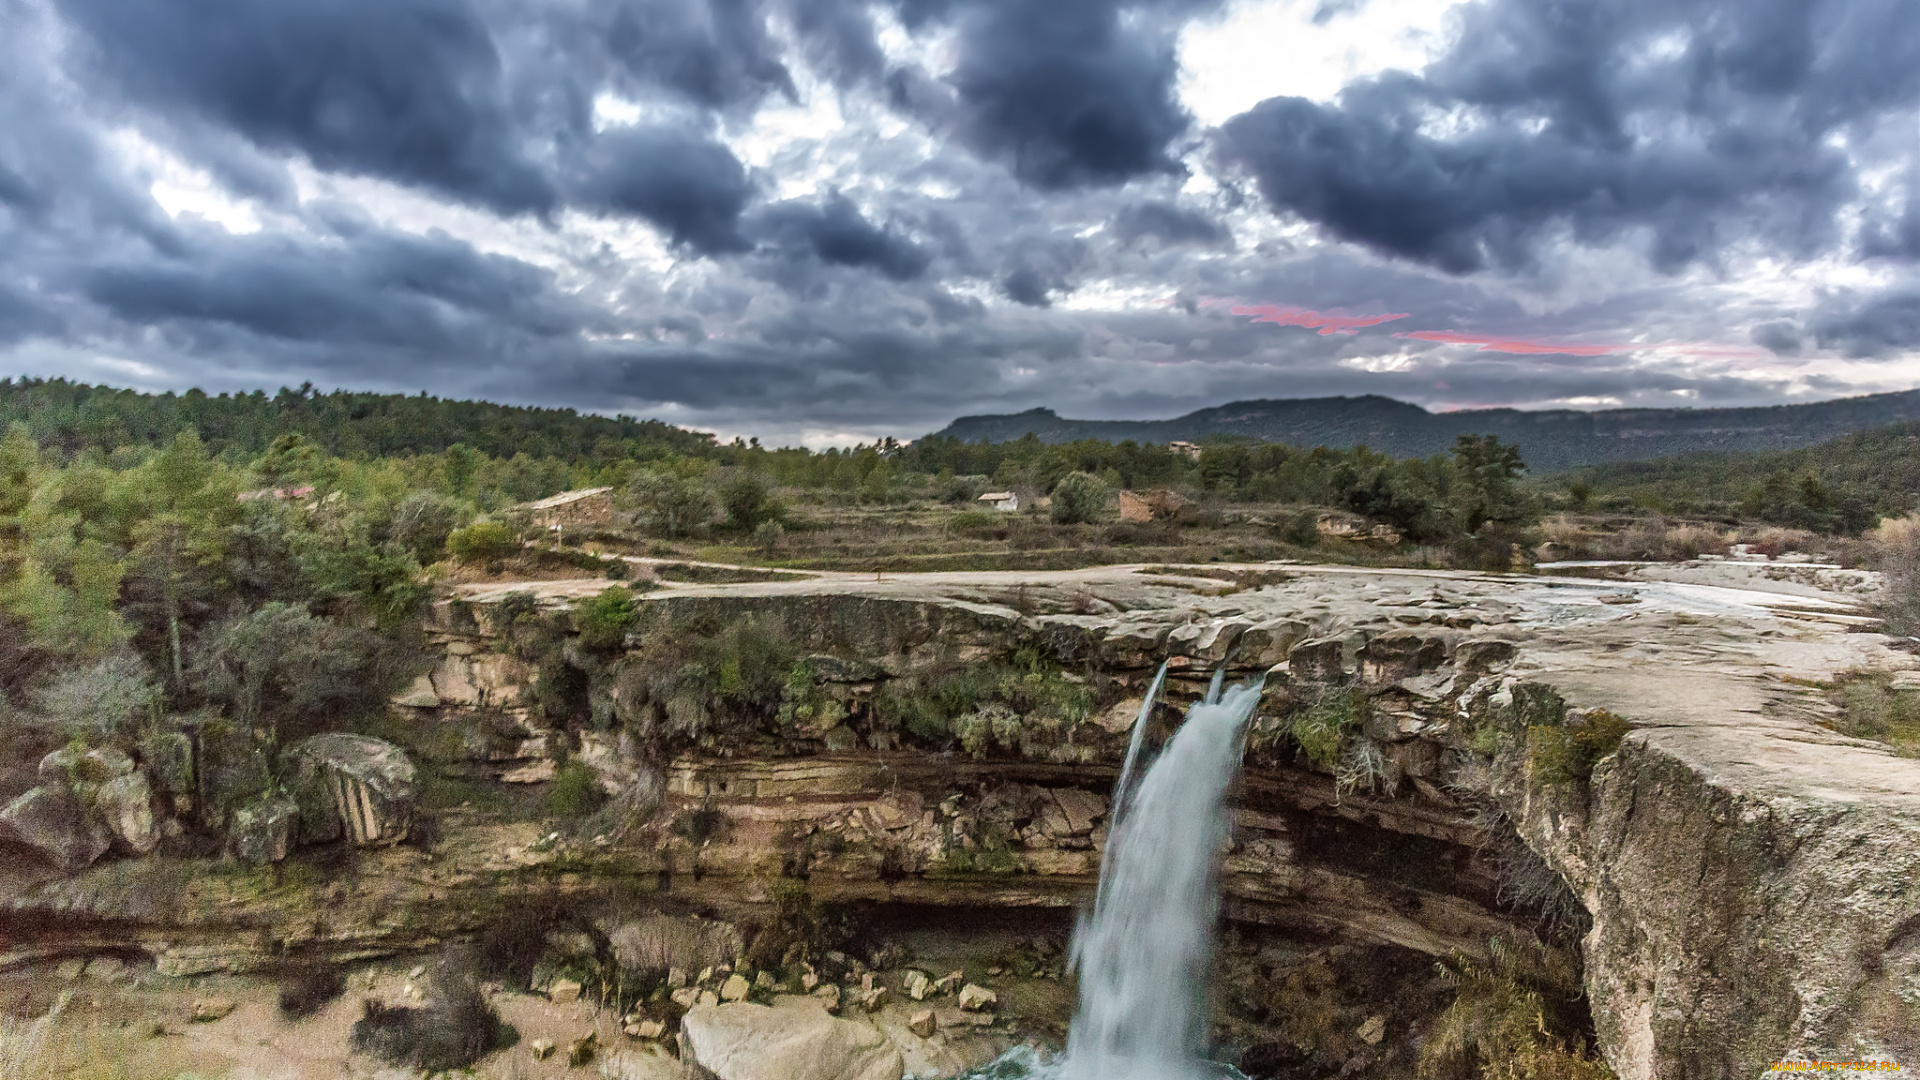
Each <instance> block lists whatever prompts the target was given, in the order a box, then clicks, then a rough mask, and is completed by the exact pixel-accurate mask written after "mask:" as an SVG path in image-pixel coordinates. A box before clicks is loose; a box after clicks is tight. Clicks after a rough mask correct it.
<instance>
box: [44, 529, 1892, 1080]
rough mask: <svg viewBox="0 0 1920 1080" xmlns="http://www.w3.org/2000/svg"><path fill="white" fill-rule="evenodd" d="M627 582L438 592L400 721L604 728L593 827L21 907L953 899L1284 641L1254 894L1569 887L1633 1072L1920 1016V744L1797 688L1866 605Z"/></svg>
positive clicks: (1229, 583) (1464, 922)
mask: <svg viewBox="0 0 1920 1080" xmlns="http://www.w3.org/2000/svg"><path fill="white" fill-rule="evenodd" d="M606 584H607V583H605V582H561V583H541V584H538V585H529V586H526V587H524V588H513V587H496V588H492V589H476V590H470V591H469V593H468V594H467V595H464V596H462V597H460V598H458V599H456V600H453V601H448V602H444V603H442V604H441V605H439V606H438V607H437V608H436V609H435V614H434V620H433V622H432V624H431V625H430V627H429V629H430V636H431V640H432V642H433V644H434V647H435V649H436V660H435V663H434V667H433V670H432V671H431V672H430V674H428V675H426V676H423V678H422V679H421V680H420V682H419V683H418V684H416V686H415V687H413V688H412V690H411V691H409V692H408V693H407V694H405V695H402V697H401V698H400V699H398V702H397V704H396V710H397V712H398V715H399V717H400V719H399V720H397V721H396V731H395V732H393V733H389V734H393V735H394V737H395V738H396V740H397V741H402V742H406V743H408V744H409V745H411V746H413V747H414V748H415V752H416V754H417V755H419V756H421V757H422V758H423V759H425V763H426V765H427V766H428V767H430V768H434V769H438V770H441V771H443V772H445V773H447V774H449V775H453V776H456V777H464V778H466V782H469V783H474V784H484V785H489V786H491V787H493V788H498V789H506V790H517V789H520V788H521V787H522V786H523V785H540V786H543V787H544V786H545V785H547V784H548V782H549V781H553V779H554V777H556V776H557V775H559V774H561V773H563V772H566V771H568V770H572V771H574V772H576V773H577V772H578V769H579V766H581V765H584V766H585V767H586V768H588V769H590V770H591V776H592V777H593V780H594V781H595V782H596V783H597V784H598V786H599V787H601V788H602V789H603V790H604V791H606V792H607V793H609V794H610V795H611V796H612V798H613V802H612V804H611V809H610V810H608V811H605V812H603V813H602V814H601V815H600V816H599V817H596V818H594V819H592V820H591V821H589V822H587V823H586V826H585V827H584V828H583V829H581V830H579V835H577V836H573V837H566V836H547V835H544V834H543V833H542V832H541V831H540V828H538V827H535V826H533V825H532V824H531V823H510V822H503V821H500V820H490V819H485V815H482V814H479V813H478V812H477V811H475V810H473V808H472V807H468V808H466V809H462V808H459V807H449V808H445V809H443V811H442V812H441V815H440V824H439V827H438V831H439V833H440V846H439V847H438V848H437V849H435V850H434V851H433V852H431V853H423V852H421V851H419V850H418V849H415V848H411V847H403V848H392V849H382V850H376V851H367V852H364V853H362V854H361V855H360V856H359V857H358V860H359V862H358V865H359V866H361V867H372V866H373V865H374V864H375V863H378V864H379V868H378V869H376V870H362V871H361V872H360V873H358V874H356V875H355V877H354V879H353V880H354V882H355V884H353V885H351V886H348V887H342V886H341V884H340V882H338V881H336V882H333V883H331V884H328V885H325V886H322V885H320V884H318V883H314V884H312V885H303V886H300V887H287V886H285V885H268V884H266V883H265V882H264V881H263V880H260V879H257V877H246V878H245V880H239V879H237V878H236V879H235V880H234V881H233V882H225V879H224V878H221V877H219V876H218V875H215V876H213V877H210V878H207V879H206V880H207V881H208V882H209V884H207V885H203V886H200V889H201V890H202V891H203V893H204V895H200V896H191V897H190V899H189V902H187V903H183V904H179V905H173V906H165V905H157V904H152V903H148V904H146V905H145V906H141V904H140V903H138V902H137V901H136V899H135V898H137V897H139V896H142V895H147V894H148V893H151V892H152V891H153V889H152V888H151V886H150V884H136V879H141V880H144V878H145V877H151V876H152V875H153V874H155V873H156V872H157V871H155V870H154V869H153V867H155V866H157V865H159V863H158V861H157V860H153V859H146V860H138V861H136V862H121V863H114V864H110V865H106V866H102V867H97V868H96V869H94V870H92V871H89V872H88V875H83V876H82V877H79V878H75V879H69V880H67V881H65V882H62V883H58V884H56V885H53V886H48V887H46V888H43V889H42V890H40V891H38V892H37V893H34V894H32V895H29V896H26V897H23V898H20V899H17V900H15V901H14V902H13V904H12V911H13V915H12V916H11V917H12V918H13V919H14V920H15V921H14V923H13V924H12V925H16V926H25V925H28V924H33V925H40V924H39V923H34V922H33V920H35V919H41V920H46V919H51V918H53V917H54V916H56V915H58V916H62V917H65V918H66V919H68V921H67V922H66V923H65V924H64V926H65V930H64V931H63V932H65V933H66V934H67V935H68V936H67V937H66V938H64V939H62V940H64V941H66V942H68V944H67V945H64V946H62V947H72V946H71V942H72V941H73V940H75V939H74V938H72V936H71V934H72V929H73V926H74V923H73V922H72V919H73V917H76V916H85V918H86V919H87V920H88V922H89V924H91V925H95V926H109V927H115V928H117V929H116V930H115V931H114V933H121V934H123V936H122V937H121V940H122V941H124V940H126V938H125V937H124V928H126V927H134V928H136V929H135V932H134V939H136V940H138V941H139V942H140V943H141V946H142V947H143V948H146V949H148V950H149V951H151V952H153V953H154V954H155V955H157V956H159V957H161V958H162V962H163V964H170V965H172V968H173V969H174V970H189V969H193V968H194V967H195V965H196V964H202V965H216V966H228V967H236V966H237V967H245V966H247V965H249V964H254V963H265V962H268V961H269V960H270V959H271V957H272V956H273V955H275V953H276V950H278V951H279V952H284V951H285V950H286V949H288V948H289V947H294V946H298V947H301V948H315V947H319V948H324V949H327V950H330V951H332V952H333V953H334V954H336V955H366V954H370V953H373V952H378V951H382V950H391V949H400V948H412V947H419V946H421V945H424V944H428V943H432V942H435V941H439V940H445V939H448V938H451V937H455V936H458V935H460V934H463V933H470V932H472V931H474V930H475V929H477V928H478V927H479V926H481V925H482V924H484V922H485V921H486V919H487V918H488V917H489V916H490V915H491V914H497V912H498V910H499V909H500V908H501V906H502V905H504V904H507V903H508V902H509V901H510V898H511V897H512V896H513V895H514V894H515V893H516V892H524V891H525V890H526V889H528V888H530V887H531V886H532V885H534V884H536V883H537V884H539V885H540V886H541V887H543V888H548V889H551V890H557V891H558V893H559V894H561V895H564V896H566V897H570V898H572V901H571V902H576V903H579V904H583V905H584V904H591V903H599V902H605V901H607V900H608V899H609V898H610V897H611V896H613V895H614V894H618V895H619V896H621V897H625V898H627V899H629V900H631V899H632V898H635V897H645V898H648V902H649V903H652V904H656V905H666V906H673V905H680V906H692V907H697V908H700V909H703V910H714V911H719V912H721V913H726V912H728V911H733V910H739V909H743V908H753V907H759V908H763V909H764V908H769V907H778V906H779V905H780V904H782V903H784V902H786V901H787V900H788V899H789V892H790V890H791V889H792V888H793V887H794V883H796V882H800V883H804V887H805V890H806V893H807V896H808V899H809V902H811V903H816V904H862V905H869V906H872V905H881V906H884V907H886V908H888V909H891V910H900V911H921V912H927V911H928V909H942V910H943V911H944V912H946V913H949V914H939V915H932V914H930V915H925V916H923V918H926V919H933V920H937V919H942V918H948V917H953V918H956V919H958V917H959V916H958V915H957V914H951V913H959V912H991V911H1001V912H1011V913H1018V912H1030V913H1044V912H1049V911H1056V912H1064V911H1065V910H1067V909H1071V908H1073V907H1074V906H1076V905H1078V904H1081V903H1083V902H1085V901H1086V900H1087V899H1088V898H1089V897H1090V896H1091V893H1092V890H1093V887H1094V884H1095V882H1096V880H1097V872H1098V867H1099V859H1100V854H1101V851H1102V848H1103V845H1104V842H1105V834H1106V813H1107V796H1108V793H1109V792H1110V789H1111V787H1112V784H1113V782H1114V777H1115V773H1116V771H1117V765H1118V763H1119V760H1120V758H1121V757H1122V755H1123V754H1124V751H1125V745H1126V740H1127V736H1128V733H1129V731H1130V728H1131V724H1132V721H1133V718H1134V717H1135V716H1136V715H1137V714H1138V712H1139V710H1140V707H1141V704H1142V702H1141V695H1142V694H1143V693H1144V692H1145V689H1146V685H1147V683H1148V681H1149V680H1150V678H1151V676H1152V673H1153V670H1154V669H1155V668H1156V667H1157V666H1158V664H1159V663H1160V661H1161V660H1162V659H1165V658H1168V657H1171V658H1172V659H1171V664H1172V671H1171V673H1170V680H1169V690H1168V694H1167V699H1168V700H1167V702H1166V703H1165V704H1164V705H1162V706H1161V707H1160V708H1159V709H1158V710H1157V711H1156V712H1155V713H1154V715H1153V718H1152V723H1151V728H1150V734H1151V735H1152V736H1153V737H1154V738H1155V739H1160V738H1164V736H1165V734H1166V732H1167V731H1168V730H1170V728H1171V726H1172V725H1173V724H1175V723H1177V722H1178V718H1179V715H1180V711H1181V709H1182V707H1183V706H1184V704H1185V703H1186V702H1187V701H1188V700H1191V699H1193V698H1195V697H1197V696H1199V694H1200V692H1201V690H1202V688H1203V686H1204V683H1205V680H1206V679H1207V678H1208V677H1210V676H1211V674H1212V672H1213V671H1214V670H1216V669H1218V668H1221V667H1224V668H1226V669H1227V670H1228V671H1229V672H1230V673H1233V674H1236V675H1249V676H1250V675H1253V674H1256V673H1260V672H1266V673H1267V680H1268V681H1267V691H1266V696H1265V699H1264V700H1263V703H1262V708H1261V710H1260V713H1259V715H1258V717H1257V718H1256V720H1255V722H1254V726H1253V730H1252V733H1251V735H1250V740H1249V750H1248V764H1247V768H1246V770H1245V772H1244V775H1243V777H1242V779H1241V782H1240V785H1239V788H1238V791H1237V793H1236V796H1235V806H1236V811H1235V815H1236V816H1235V821H1236V829H1235V833H1234V838H1233V842H1232V846H1231V848H1230V850H1228V851H1227V853H1226V855H1225V873H1224V877H1223V887H1224V890H1225V893H1226V905H1225V910H1226V913H1227V915H1228V918H1229V920H1230V921H1232V922H1233V923H1235V924H1236V925H1238V926H1242V927H1248V928H1259V927H1268V928H1273V929H1276V930H1279V931H1284V932H1287V933H1290V934H1293V935H1296V936H1299V937H1304V938H1306V939H1309V940H1317V939H1321V938H1324V939H1326V940H1337V941H1343V942H1348V943H1352V944H1354V945H1355V946H1358V947H1362V948H1372V949H1385V950H1389V951H1400V952H1408V953H1411V954H1414V955H1422V956H1428V957H1468V958H1472V957H1485V956H1486V955H1487V953H1488V950H1489V947H1490V942H1492V941H1493V940H1495V939H1500V940H1504V941H1507V942H1515V941H1522V940H1531V939H1534V938H1536V937H1546V936H1550V935H1551V933H1552V928H1553V927H1554V926H1555V925H1559V926H1562V927H1565V926H1571V927H1573V928H1574V930H1575V931H1576V932H1578V933H1581V934H1582V935H1583V936H1582V937H1581V938H1580V953H1581V956H1582V958H1583V960H1584V975H1583V979H1584V983H1585V988H1586V991H1587V994H1588V998H1589V1001H1590V1004H1591V1008H1592V1014H1593V1024H1594V1029H1595V1031H1596V1033H1597V1035H1598V1037H1599V1043H1600V1047H1601V1049H1602V1051H1603V1052H1604V1054H1605V1056H1606V1057H1607V1059H1608V1061H1609V1062H1610V1063H1611V1064H1612V1065H1613V1067H1614V1068H1615V1070H1616V1071H1617V1072H1618V1073H1619V1074H1620V1075H1621V1076H1623V1077H1633V1078H1639V1077H1678V1076H1697V1075H1731V1074H1735V1073H1740V1074H1746V1075H1751V1074H1753V1073H1755V1072H1758V1071H1760V1070H1762V1069H1763V1068H1764V1066H1765V1064H1766V1063H1767V1062H1769V1061H1773V1060H1777V1059H1780V1058H1783V1057H1787V1056H1790V1055H1800V1056H1808V1057H1823V1058H1827V1059H1833V1058H1860V1057H1879V1058H1883V1059H1893V1060H1905V1061H1909V1062H1911V1061H1912V1060H1915V1058H1916V1057H1917V1056H1920V1046H1916V1045H1915V1043H1914V1040H1915V1038H1916V1035H1915V1033H1916V1032H1920V884H1917V883H1920V876H1916V874H1915V870H1916V869H1920V866H1916V864H1917V863H1920V794H1916V793H1920V762H1913V761H1908V760H1903V759H1898V758H1894V757H1892V756H1890V755H1889V754H1887V753H1886V751H1885V750H1884V748H1880V747H1878V746H1876V745H1874V744H1870V743H1864V742H1861V741H1859V740H1851V739H1846V738H1843V737H1840V736H1837V735H1835V734H1833V733H1832V732H1830V731H1828V730H1826V729H1825V728H1823V727H1821V726H1820V720H1821V719H1822V718H1823V710H1824V709H1827V708H1828V707H1829V706H1827V705H1826V704H1825V702H1824V699H1823V698H1822V697H1821V696H1820V695H1819V694H1818V693H1816V692H1815V691H1813V690H1810V689H1808V688H1807V687H1806V686H1805V685H1804V681H1805V680H1811V679H1818V678H1824V677H1828V676H1830V675H1831V673H1832V672H1834V671H1836V670H1839V669H1843V668H1848V667H1859V666H1880V667H1909V666H1913V663H1912V660H1911V658H1910V657H1907V656H1904V655H1902V654H1898V653H1894V652H1891V651H1889V650H1888V649H1887V647H1886V643H1885V642H1884V641H1883V640H1882V639H1879V638H1878V637H1876V636H1875V635H1872V634H1865V633H1845V632H1844V629H1845V628H1844V626H1843V624H1844V623H1845V622H1846V621H1847V620H1848V618H1849V617H1848V616H1847V615H1846V614H1845V612H1844V605H1842V604H1840V603H1838V602H1828V601H1825V600H1823V599H1821V598H1820V597H1819V596H1818V595H1803V596H1798V597H1792V598H1789V597H1787V596H1785V595H1784V594H1782V593H1778V592H1775V593H1766V592H1759V591H1751V590H1748V591H1739V590H1735V589H1730V588H1724V587H1703V586H1700V585H1696V584H1688V585H1673V584H1666V583H1661V582H1646V581H1640V582H1632V583H1617V582H1615V583H1607V582H1573V581H1554V580H1546V579H1516V578H1507V577H1480V576H1474V575H1461V574H1441V573H1419V572H1397V573H1377V572H1361V571H1350V570H1344V569H1340V568H1325V567H1293V568H1287V569H1285V570H1280V569H1276V568H1273V567H1258V568H1253V567H1245V568H1205V569H1198V570H1196V569H1185V570H1183V569H1180V568H1145V569H1144V570H1143V569H1141V568H1124V567H1121V568H1103V569H1096V570H1088V571H1076V572H1063V573H1031V574H1014V573H1009V574H973V575H963V574H952V575H942V574H927V575H905V576H900V577H893V578H888V579H886V580H874V579H870V578H861V577H857V576H853V575H822V576H819V577H817V578H814V579H810V580H805V581H783V582H771V583H754V584H744V585H705V586H680V587H673V588H670V589H666V590H663V591H662V592H660V593H656V594H650V595H648V596H645V597H643V603H642V605H641V607H642V614H641V617H640V619H639V621H638V622H637V623H636V624H635V625H634V626H632V627H631V628H629V629H628V632H627V633H626V635H625V638H624V640H620V639H618V638H616V639H615V640H613V641H612V642H607V641H600V642H598V643H589V642H587V641H586V640H584V639H582V638H580V637H577V636H574V635H573V633H572V632H571V631H572V627H571V623H570V622H569V621H568V620H567V619H566V618H565V616H564V611H563V607H564V605H565V603H567V602H568V601H570V600H574V599H578V598H580V597H582V596H586V595H591V594H592V593H593V592H595V591H597V590H598V589H599V588H602V587H604V586H605V585H606ZM1723 584H1724V583H1723ZM1758 584H1760V585H1761V587H1762V588H1764V582H1759V583H1758ZM1801 591H1802V592H1805V590H1801ZM769 664H775V665H777V670H773V671H772V673H771V674H769V673H768V671H764V670H761V669H762V668H766V667H767V666H768V665H769ZM756 665H757V666H756ZM1782 676H1789V677H1792V679H1798V680H1801V681H1792V679H1783V678H1782ZM563 758H564V759H565V762H564V763H563V761H562V759H563ZM556 782H557V781H556ZM142 867H145V868H146V869H141V868H142ZM172 872H175V873H180V872H183V871H181V870H179V869H176V870H174V871H172ZM250 873H255V874H257V873H258V872H250ZM143 875H144V877H143ZM223 882H224V883H223ZM243 928H244V930H245V932H246V933H247V934H249V935H251V937H250V938H249V939H248V940H249V942H250V944H249V945H248V946H247V948H245V949H236V948H235V946H234V941H235V938H236V935H237V934H238V933H239V931H240V930H241V929H243ZM23 940H24V938H23ZM42 940H43V944H42V945H35V944H32V943H31V942H29V943H28V944H25V945H22V946H18V947H17V949H16V952H15V953H14V954H12V955H15V956H16V957H24V956H28V955H39V954H41V953H34V952H33V950H34V949H35V948H42V953H44V938H43V939H42ZM743 944H747V945H749V946H750V945H751V942H746V943H743ZM222 948H224V949H225V950H226V951H225V952H222V951H221V950H222ZM249 950H251V951H249ZM1369 1025H1372V1026H1369V1027H1368V1028H1367V1030H1370V1031H1372V1032H1373V1033H1374V1034H1373V1036H1372V1038H1370V1039H1368V1040H1367V1042H1368V1043H1369V1044H1371V1043H1375V1042H1379V1040H1380V1035H1379V1032H1380V1031H1381V1030H1382V1027H1381V1026H1379V1025H1373V1022H1372V1021H1369ZM1406 1035H1407V1033H1406V1032H1405V1031H1404V1030H1402V1031H1398V1032H1394V1031H1389V1038H1388V1043H1392V1042H1393V1040H1394V1039H1395V1038H1402V1037H1406ZM1356 1045H1359V1044H1356Z"/></svg>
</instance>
